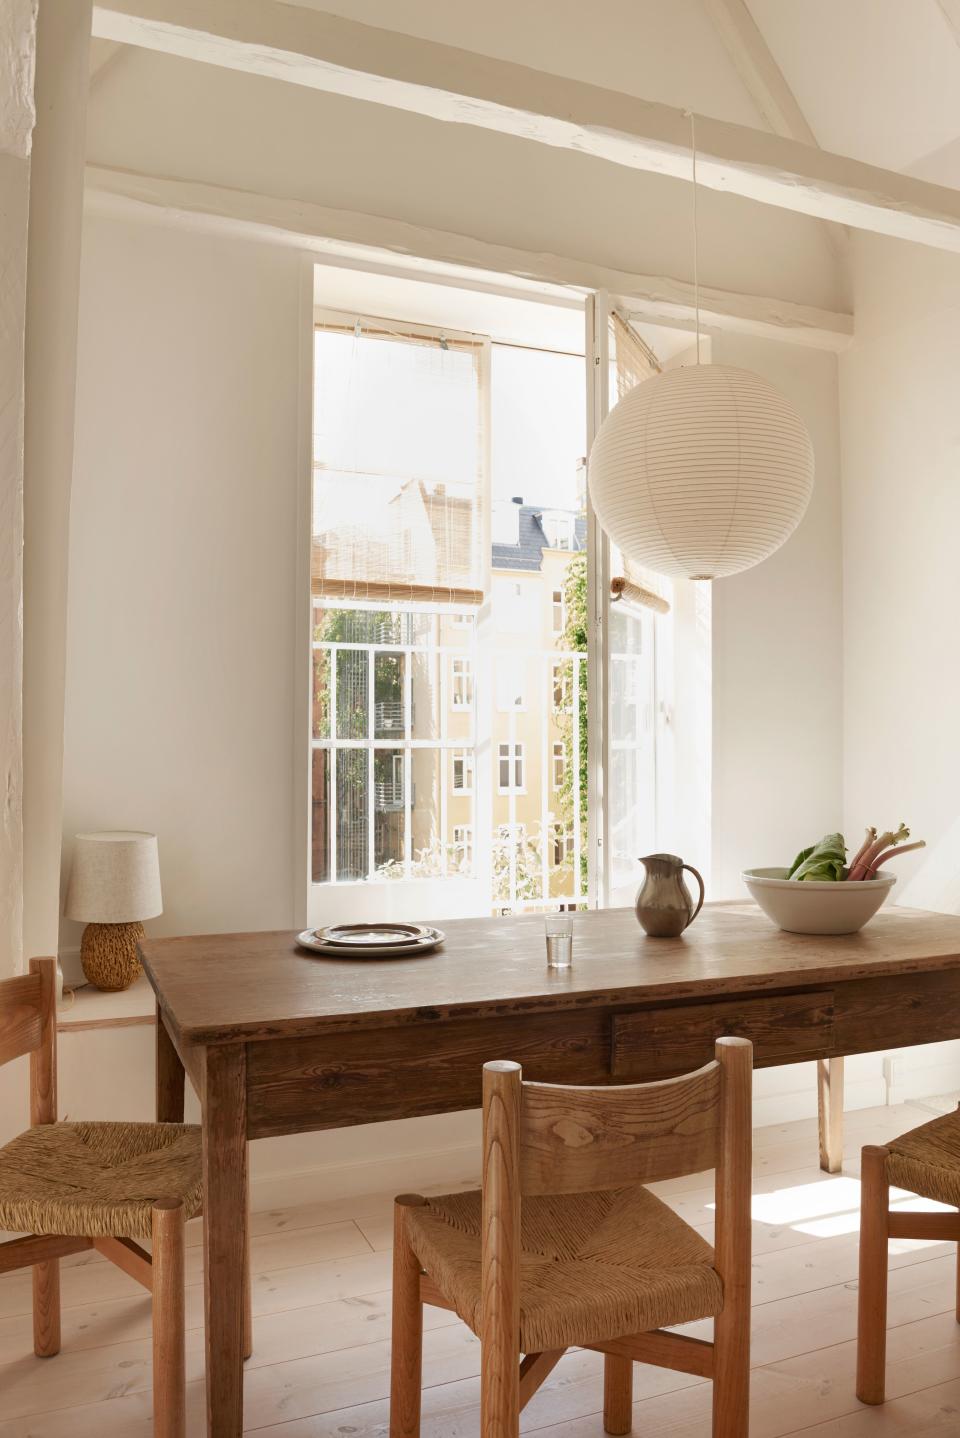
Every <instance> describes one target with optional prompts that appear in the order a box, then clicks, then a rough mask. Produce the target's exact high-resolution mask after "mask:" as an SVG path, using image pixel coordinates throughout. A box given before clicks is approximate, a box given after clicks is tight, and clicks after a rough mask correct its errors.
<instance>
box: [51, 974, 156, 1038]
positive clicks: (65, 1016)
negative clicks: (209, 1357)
mask: <svg viewBox="0 0 960 1438" xmlns="http://www.w3.org/2000/svg"><path fill="white" fill-rule="evenodd" d="M155 1022H156V1007H155V1000H154V997H153V989H152V988H151V987H150V983H149V981H148V979H147V978H146V976H145V975H144V976H141V977H140V978H139V979H137V980H136V982H135V983H132V984H131V985H130V987H129V988H128V989H123V990H121V991H120V992H119V993H105V992H104V991H103V990H102V989H97V988H94V986H93V984H84V985H83V986H82V987H72V986H68V987H66V988H64V991H63V1002H62V1004H61V1005H60V1006H59V1008H58V1009H57V1032H58V1033H61V1034H73V1033H82V1032H83V1031H84V1030H85V1029H121V1028H130V1027H132V1026H134V1025H136V1024H153V1023H155Z"/></svg>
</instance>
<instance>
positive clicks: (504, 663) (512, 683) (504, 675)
mask: <svg viewBox="0 0 960 1438" xmlns="http://www.w3.org/2000/svg"><path fill="white" fill-rule="evenodd" d="M526 686H527V661H526V659H525V658H524V657H523V656H522V655H519V654H499V655H498V656H497V708H498V709H499V710H500V713H501V714H509V713H510V711H511V710H513V709H525V708H526V707H527V702H526Z"/></svg>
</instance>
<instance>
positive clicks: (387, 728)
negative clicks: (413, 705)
mask: <svg viewBox="0 0 960 1438" xmlns="http://www.w3.org/2000/svg"><path fill="white" fill-rule="evenodd" d="M405 665H406V655H404V654H383V653H380V654H374V659H373V733H374V738H376V739H403V738H405V736H406V721H405V719H404V709H405V700H404V691H403V679H404V669H405Z"/></svg>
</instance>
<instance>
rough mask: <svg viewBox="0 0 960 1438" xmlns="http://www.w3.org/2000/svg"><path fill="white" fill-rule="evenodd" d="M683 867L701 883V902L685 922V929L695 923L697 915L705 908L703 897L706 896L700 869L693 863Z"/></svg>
mask: <svg viewBox="0 0 960 1438" xmlns="http://www.w3.org/2000/svg"><path fill="white" fill-rule="evenodd" d="M681 867H682V868H684V869H686V871H687V873H688V874H692V875H693V877H694V878H695V879H696V881H697V883H698V884H699V885H700V902H699V903H698V904H697V907H696V908H695V909H694V911H693V913H692V914H691V915H690V917H689V919H688V920H687V922H686V923H685V924H684V926H683V927H684V928H685V929H689V927H690V925H691V924H692V923H693V921H694V919H695V918H696V917H697V915H698V914H699V912H700V910H701V909H702V908H703V898H704V887H703V876H702V875H701V873H700V871H699V870H698V869H695V868H694V867H693V865H692V864H683V865H682V866H681Z"/></svg>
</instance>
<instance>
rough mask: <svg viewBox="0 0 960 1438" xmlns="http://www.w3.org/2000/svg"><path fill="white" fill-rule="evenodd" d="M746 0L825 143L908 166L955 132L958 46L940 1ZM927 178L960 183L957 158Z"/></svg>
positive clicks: (888, 164)
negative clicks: (945, 169) (947, 167)
mask: <svg viewBox="0 0 960 1438" xmlns="http://www.w3.org/2000/svg"><path fill="white" fill-rule="evenodd" d="M748 4H749V7H750V11H751V13H752V15H753V18H754V19H755V20H756V22H757V25H758V26H759V28H760V30H761V32H762V33H763V36H764V39H765V40H766V42H767V45H768V46H769V48H770V50H771V52H772V54H773V57H774V59H775V60H776V61H777V63H778V65H779V66H780V69H781V70H782V71H783V74H784V76H785V78H786V80H787V83H788V84H789V85H790V87H791V89H792V90H793V93H794V95H795V96H796V99H797V101H798V103H799V105H800V108H801V109H802V110H803V112H804V114H805V116H806V118H807V121H808V123H809V124H810V126H811V128H812V129H813V132H814V134H815V135H816V137H817V140H818V142H819V144H820V145H821V147H822V148H823V149H825V150H834V151H836V152H837V153H839V154H843V155H851V156H853V157H854V158H856V159H859V160H866V161H868V162H869V163H870V164H874V165H882V166H884V167H885V168H887V169H891V170H911V171H912V170H913V169H914V168H915V167H917V166H918V165H922V163H923V161H924V159H925V157H928V156H932V155H933V154H934V153H935V152H939V151H941V150H944V149H947V148H948V147H950V146H951V145H952V144H953V143H954V142H955V141H957V140H958V138H960V43H958V36H957V34H956V32H955V31H954V30H953V28H952V27H951V26H950V24H949V23H948V21H947V20H946V18H945V16H944V13H943V10H942V9H941V6H940V4H939V3H938V0H748ZM950 173H953V174H955V176H956V178H954V179H951V178H950V177H949V175H950ZM925 177H926V178H928V179H934V180H937V181H938V182H939V183H941V184H955V183H957V182H958V181H960V170H958V169H957V161H956V157H955V155H954V156H953V164H952V165H951V166H950V167H949V172H948V173H944V174H932V173H929V171H925Z"/></svg>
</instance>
